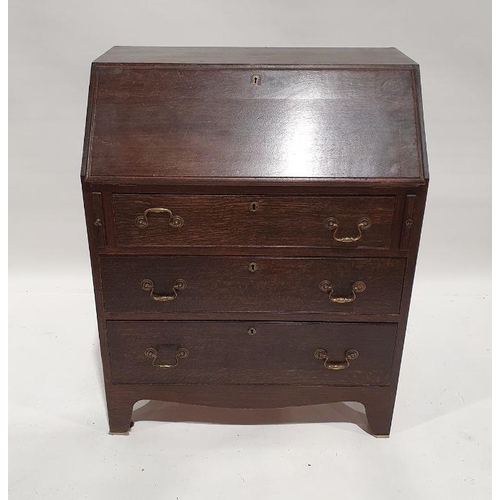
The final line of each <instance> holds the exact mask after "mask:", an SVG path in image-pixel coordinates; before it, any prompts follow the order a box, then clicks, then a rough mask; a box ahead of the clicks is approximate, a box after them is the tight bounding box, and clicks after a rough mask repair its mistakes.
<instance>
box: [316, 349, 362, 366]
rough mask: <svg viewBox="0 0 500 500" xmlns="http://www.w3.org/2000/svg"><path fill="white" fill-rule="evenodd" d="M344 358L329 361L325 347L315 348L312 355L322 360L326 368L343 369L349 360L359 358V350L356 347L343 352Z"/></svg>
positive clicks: (348, 364)
mask: <svg viewBox="0 0 500 500" xmlns="http://www.w3.org/2000/svg"><path fill="white" fill-rule="evenodd" d="M344 356H345V360H344V361H330V358H329V357H328V351H326V350H325V349H317V350H316V352H315V353H314V357H315V358H316V359H320V360H322V361H323V366H324V367H325V368H326V369H327V370H345V369H346V368H349V366H350V364H351V363H350V362H351V361H354V360H355V359H358V358H359V352H358V351H356V349H349V350H347V351H346V352H345V355H344Z"/></svg>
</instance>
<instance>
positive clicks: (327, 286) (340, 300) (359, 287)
mask: <svg viewBox="0 0 500 500" xmlns="http://www.w3.org/2000/svg"><path fill="white" fill-rule="evenodd" d="M319 289H320V290H321V291H322V292H326V293H328V298H329V300H330V302H333V303H334V304H349V303H351V302H354V301H355V300H356V299H357V298H358V296H357V295H356V294H358V293H363V292H364V291H365V290H366V284H365V283H364V281H356V282H355V283H353V285H352V288H351V295H350V296H349V297H334V296H333V285H332V283H331V281H328V280H324V281H322V282H321V283H320V284H319Z"/></svg>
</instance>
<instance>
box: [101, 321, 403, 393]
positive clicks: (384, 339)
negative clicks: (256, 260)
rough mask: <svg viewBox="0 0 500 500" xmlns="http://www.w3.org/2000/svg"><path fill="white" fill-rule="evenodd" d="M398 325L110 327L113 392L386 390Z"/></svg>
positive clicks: (192, 323)
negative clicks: (128, 387) (266, 387)
mask: <svg viewBox="0 0 500 500" xmlns="http://www.w3.org/2000/svg"><path fill="white" fill-rule="evenodd" d="M396 331H397V325H396V324H392V323H310V322H308V323H296V322H294V323H281V322H280V323H277V322H252V323H249V322H240V321H226V322H215V321H108V322H107V334H108V345H109V351H110V359H111V374H112V382H113V383H114V384H212V385H216V384H217V385H229V384H286V385H335V386H367V385H378V386H380V385H388V384H389V378H390V374H391V370H392V361H393V354H394V345H395V341H396Z"/></svg>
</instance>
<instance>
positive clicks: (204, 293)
mask: <svg viewBox="0 0 500 500" xmlns="http://www.w3.org/2000/svg"><path fill="white" fill-rule="evenodd" d="M404 267H405V260H404V259H382V258H379V259H340V258H339V259H328V258H321V259H318V258H288V259H283V258H276V257H275V258H263V257H260V256H252V257H251V258H247V257H220V256H219V257H201V256H194V257H185V256H182V257H151V256H147V257H146V256H144V257H116V256H113V257H111V256H109V257H108V256H102V257H101V276H102V287H103V291H104V305H105V310H106V311H108V312H127V311H130V312H137V313H139V312H158V313H161V312H165V313H171V312H219V311H221V310H222V311H224V312H227V313H231V312H253V313H258V312H273V313H274V314H280V313H287V312H288V313H289V312H297V313H298V312H323V313H330V314H332V315H333V314H354V313H357V314H375V313H378V314H397V313H399V304H400V300H401V290H402V286H403V276H404ZM178 279H182V280H184V282H185V284H186V287H185V289H181V290H178V291H177V292H176V293H177V297H176V298H174V297H173V286H174V283H175V282H176V280H178ZM144 280H151V281H152V282H153V283H154V290H153V296H151V294H150V291H149V290H144V289H143V287H142V283H143V281H144ZM324 281H329V282H330V283H331V284H332V290H330V291H324V290H322V289H321V287H320V284H321V283H322V282H324ZM359 281H362V282H363V283H364V284H365V286H366V289H365V290H364V291H362V292H359V293H355V296H356V298H355V300H354V301H353V302H348V303H335V302H332V300H330V299H338V298H339V297H345V298H349V299H351V298H353V297H354V296H353V292H352V288H353V285H354V283H356V282H359ZM158 296H171V297H172V300H168V301H165V302H163V301H160V300H155V298H156V299H157V298H158Z"/></svg>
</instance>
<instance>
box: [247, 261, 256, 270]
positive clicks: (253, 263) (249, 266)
mask: <svg viewBox="0 0 500 500" xmlns="http://www.w3.org/2000/svg"><path fill="white" fill-rule="evenodd" d="M257 269H258V266H257V264H256V263H255V262H250V264H249V265H248V270H249V271H250V272H251V273H254V272H255V271H257Z"/></svg>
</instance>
